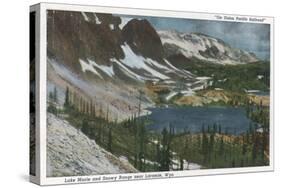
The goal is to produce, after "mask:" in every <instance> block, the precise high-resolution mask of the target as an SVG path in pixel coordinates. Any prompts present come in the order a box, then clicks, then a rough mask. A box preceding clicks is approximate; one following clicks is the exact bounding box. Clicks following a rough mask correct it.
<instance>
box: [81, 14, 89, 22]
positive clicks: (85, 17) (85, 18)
mask: <svg viewBox="0 0 281 188" xmlns="http://www.w3.org/2000/svg"><path fill="white" fill-rule="evenodd" d="M81 14H82V16H83V17H84V20H85V21H86V22H89V21H90V19H89V17H88V16H87V14H86V13H85V12H81Z"/></svg>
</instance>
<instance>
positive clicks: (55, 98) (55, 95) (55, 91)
mask: <svg viewBox="0 0 281 188" xmlns="http://www.w3.org/2000/svg"><path fill="white" fill-rule="evenodd" d="M57 95H58V93H57V88H56V87H54V102H55V103H57V102H58V98H57Z"/></svg>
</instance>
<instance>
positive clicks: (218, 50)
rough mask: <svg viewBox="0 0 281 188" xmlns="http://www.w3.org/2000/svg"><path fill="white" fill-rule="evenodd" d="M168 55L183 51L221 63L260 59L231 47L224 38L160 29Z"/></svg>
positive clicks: (240, 62) (239, 62)
mask: <svg viewBox="0 0 281 188" xmlns="http://www.w3.org/2000/svg"><path fill="white" fill-rule="evenodd" d="M158 34H159V36H160V38H161V41H162V44H163V46H164V51H165V54H166V56H170V55H174V54H179V53H182V54H183V55H184V56H186V57H187V58H191V57H195V58H197V59H200V60H203V61H208V62H212V63H219V64H243V63H251V62H256V61H258V58H257V57H256V55H255V54H253V53H250V52H247V51H244V50H241V49H236V48H233V47H231V46H230V45H229V44H227V43H225V42H224V41H223V40H221V39H218V38H215V37H211V36H209V35H206V34H202V33H182V32H178V31H175V30H172V31H158Z"/></svg>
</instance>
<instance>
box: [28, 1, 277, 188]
mask: <svg viewBox="0 0 281 188" xmlns="http://www.w3.org/2000/svg"><path fill="white" fill-rule="evenodd" d="M30 16H31V17H30V22H31V24H30V30H31V32H30V33H31V37H30V42H31V47H30V49H31V53H30V69H31V76H30V82H31V87H30V89H31V90H30V91H31V92H30V101H31V103H30V112H31V117H30V119H31V120H30V121H31V131H30V136H31V137H30V138H31V139H30V142H31V145H30V174H31V180H32V181H33V182H36V183H38V184H43V185H45V184H71V183H89V182H102V181H122V180H138V179H154V178H167V177H180V176H194V175H209V174H224V173H242V172H256V171H270V170H273V120H272V114H273V111H272V110H273V106H272V105H273V93H272V91H273V84H272V83H273V80H272V78H273V77H272V73H273V72H272V71H271V70H272V66H273V18H271V17H257V16H239V15H224V14H209V13H190V12H174V11H161V10H157V11H156V10H142V9H129V8H114V7H98V6H82V5H63V4H46V3H43V4H39V5H35V6H33V7H31V11H30Z"/></svg>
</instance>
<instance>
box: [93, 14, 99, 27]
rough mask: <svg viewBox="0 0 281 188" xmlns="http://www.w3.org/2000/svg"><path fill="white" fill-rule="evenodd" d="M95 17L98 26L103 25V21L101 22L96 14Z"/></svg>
mask: <svg viewBox="0 0 281 188" xmlns="http://www.w3.org/2000/svg"><path fill="white" fill-rule="evenodd" d="M94 16H95V22H96V24H98V25H99V24H101V21H100V20H99V18H98V16H97V15H96V14H94Z"/></svg>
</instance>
